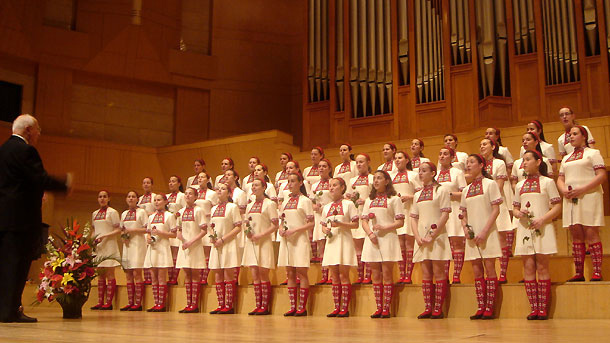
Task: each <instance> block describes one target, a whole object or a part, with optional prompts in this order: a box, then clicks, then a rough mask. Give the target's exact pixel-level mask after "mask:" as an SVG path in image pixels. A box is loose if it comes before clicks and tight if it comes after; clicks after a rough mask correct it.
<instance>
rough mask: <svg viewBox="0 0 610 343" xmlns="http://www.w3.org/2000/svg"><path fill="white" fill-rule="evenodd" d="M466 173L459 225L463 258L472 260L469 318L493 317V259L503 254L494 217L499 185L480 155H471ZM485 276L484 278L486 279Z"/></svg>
mask: <svg viewBox="0 0 610 343" xmlns="http://www.w3.org/2000/svg"><path fill="white" fill-rule="evenodd" d="M466 172H467V173H468V174H470V175H471V176H472V178H473V181H472V182H471V183H470V184H469V185H468V186H466V188H465V189H464V191H463V192H462V200H461V204H460V210H461V212H462V213H461V217H462V227H463V229H464V235H465V236H466V238H467V241H466V249H465V256H464V259H465V260H466V261H471V263H472V272H473V274H474V277H475V280H474V285H475V291H476V296H477V304H478V308H477V312H476V313H475V314H474V315H473V316H471V317H470V319H493V318H494V308H495V301H496V290H497V288H498V277H497V274H496V267H495V265H496V258H498V257H500V256H502V250H501V247H500V237H499V235H498V230H497V227H496V218H497V217H498V214H499V213H500V204H501V203H502V201H503V200H502V195H501V194H500V187H498V184H497V183H496V182H494V181H493V180H492V178H491V175H489V173H488V172H487V171H486V170H485V159H484V158H483V156H481V155H476V154H473V155H470V156H469V157H468V160H467V162H466ZM486 276H487V278H485V277H486Z"/></svg>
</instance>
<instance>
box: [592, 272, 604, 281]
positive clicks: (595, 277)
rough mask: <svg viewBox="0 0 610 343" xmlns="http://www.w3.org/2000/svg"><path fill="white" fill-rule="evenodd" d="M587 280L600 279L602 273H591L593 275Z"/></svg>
mask: <svg viewBox="0 0 610 343" xmlns="http://www.w3.org/2000/svg"><path fill="white" fill-rule="evenodd" d="M589 281H602V274H601V273H593V276H591V279H590V280H589Z"/></svg>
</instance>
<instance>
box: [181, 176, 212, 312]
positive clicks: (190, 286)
mask: <svg viewBox="0 0 610 343" xmlns="http://www.w3.org/2000/svg"><path fill="white" fill-rule="evenodd" d="M184 199H185V201H186V206H185V207H183V208H181V209H180V211H178V225H177V230H176V231H177V232H176V238H177V239H178V240H179V241H180V250H178V260H177V261H176V268H181V269H183V270H184V289H185V290H186V307H185V308H184V309H182V310H180V311H179V312H180V313H199V282H200V279H199V278H200V276H201V270H203V269H204V268H205V267H206V263H205V255H204V253H203V242H202V238H203V237H204V236H205V235H206V233H207V224H206V221H205V214H204V213H203V210H202V209H201V208H199V207H198V206H196V205H195V201H196V199H197V189H195V188H193V187H189V188H187V189H186V191H185V192H184Z"/></svg>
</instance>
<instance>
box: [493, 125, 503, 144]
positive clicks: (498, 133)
mask: <svg viewBox="0 0 610 343" xmlns="http://www.w3.org/2000/svg"><path fill="white" fill-rule="evenodd" d="M492 129H494V131H495V132H496V136H498V139H497V140H496V142H498V146H502V137H500V129H498V128H497V127H492Z"/></svg>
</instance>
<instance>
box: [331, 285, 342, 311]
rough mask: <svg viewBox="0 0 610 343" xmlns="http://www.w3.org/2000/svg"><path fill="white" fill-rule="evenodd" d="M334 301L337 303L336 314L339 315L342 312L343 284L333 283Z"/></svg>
mask: <svg viewBox="0 0 610 343" xmlns="http://www.w3.org/2000/svg"><path fill="white" fill-rule="evenodd" d="M333 301H334V302H335V310H334V311H333V313H334V314H338V313H339V312H340V311H341V284H338V283H337V284H335V283H333Z"/></svg>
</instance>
